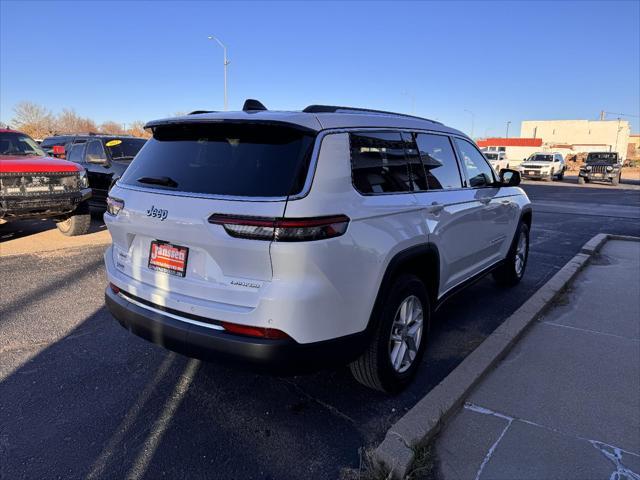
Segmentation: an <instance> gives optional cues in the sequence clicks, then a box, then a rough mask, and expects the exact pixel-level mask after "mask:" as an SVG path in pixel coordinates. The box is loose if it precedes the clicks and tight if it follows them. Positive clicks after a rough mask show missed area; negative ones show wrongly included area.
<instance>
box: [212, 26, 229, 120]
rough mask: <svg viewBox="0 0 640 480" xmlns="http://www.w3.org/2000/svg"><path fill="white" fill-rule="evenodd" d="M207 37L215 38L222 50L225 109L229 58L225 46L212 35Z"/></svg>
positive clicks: (226, 104)
mask: <svg viewBox="0 0 640 480" xmlns="http://www.w3.org/2000/svg"><path fill="white" fill-rule="evenodd" d="M207 38H208V39H209V40H215V41H216V42H218V45H220V46H221V47H222V50H223V52H224V110H225V111H227V110H228V108H229V104H228V102H227V65H229V63H230V62H229V60H227V46H226V45H225V44H224V43H222V42H221V41H220V40H218V38H216V37H214V36H213V35H209V36H208V37H207Z"/></svg>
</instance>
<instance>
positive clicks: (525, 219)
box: [520, 208, 533, 230]
mask: <svg viewBox="0 0 640 480" xmlns="http://www.w3.org/2000/svg"><path fill="white" fill-rule="evenodd" d="M532 219H533V212H532V210H531V208H526V209H524V210H523V211H522V213H520V223H525V224H526V225H527V227H528V228H529V230H531V221H532Z"/></svg>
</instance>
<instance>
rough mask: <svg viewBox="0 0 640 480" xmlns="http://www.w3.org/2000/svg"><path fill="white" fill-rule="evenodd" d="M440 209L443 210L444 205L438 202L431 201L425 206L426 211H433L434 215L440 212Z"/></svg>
mask: <svg viewBox="0 0 640 480" xmlns="http://www.w3.org/2000/svg"><path fill="white" fill-rule="evenodd" d="M442 210H444V205H442V204H441V203H438V202H433V203H432V204H431V205H429V206H428V207H427V212H429V213H433V214H435V215H437V214H438V213H440V212H441V211H442Z"/></svg>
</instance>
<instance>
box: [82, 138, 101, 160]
mask: <svg viewBox="0 0 640 480" xmlns="http://www.w3.org/2000/svg"><path fill="white" fill-rule="evenodd" d="M105 159H106V155H105V153H104V148H102V142H101V141H100V140H92V141H91V142H89V143H87V151H86V153H85V160H86V161H87V162H91V161H96V160H105Z"/></svg>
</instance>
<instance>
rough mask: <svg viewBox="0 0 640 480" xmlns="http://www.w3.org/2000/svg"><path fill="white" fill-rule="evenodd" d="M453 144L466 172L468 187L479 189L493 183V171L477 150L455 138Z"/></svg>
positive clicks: (464, 141)
mask: <svg viewBox="0 0 640 480" xmlns="http://www.w3.org/2000/svg"><path fill="white" fill-rule="evenodd" d="M455 142H456V145H457V146H458V150H459V151H460V155H461V157H462V165H463V166H464V168H465V169H466V171H467V177H468V178H469V186H470V187H471V188H480V187H487V186H489V185H491V184H492V183H493V182H494V181H495V180H494V177H493V170H492V169H491V167H490V166H489V164H488V163H487V162H486V160H485V159H484V157H483V156H482V154H481V153H480V152H479V151H478V149H476V147H474V146H473V145H472V144H471V143H470V142H468V141H467V140H463V139H461V138H456V139H455Z"/></svg>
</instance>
